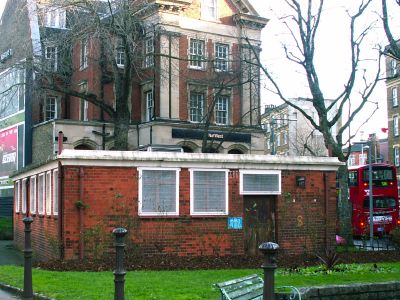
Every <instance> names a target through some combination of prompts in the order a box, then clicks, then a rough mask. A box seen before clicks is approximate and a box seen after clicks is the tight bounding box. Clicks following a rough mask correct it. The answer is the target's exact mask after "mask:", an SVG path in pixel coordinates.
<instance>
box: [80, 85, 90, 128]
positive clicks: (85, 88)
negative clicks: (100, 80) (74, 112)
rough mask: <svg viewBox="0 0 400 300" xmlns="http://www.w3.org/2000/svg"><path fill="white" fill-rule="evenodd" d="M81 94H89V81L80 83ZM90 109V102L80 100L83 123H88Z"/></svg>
mask: <svg viewBox="0 0 400 300" xmlns="http://www.w3.org/2000/svg"><path fill="white" fill-rule="evenodd" d="M79 89H80V92H81V93H87V91H88V83H87V81H83V82H81V83H80V88H79ZM88 109H89V102H88V101H87V100H85V99H82V98H81V100H80V104H79V120H81V121H88V120H89V119H88Z"/></svg>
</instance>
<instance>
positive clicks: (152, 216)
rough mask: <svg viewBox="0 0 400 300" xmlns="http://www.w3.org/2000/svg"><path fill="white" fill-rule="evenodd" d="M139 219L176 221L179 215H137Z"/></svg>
mask: <svg viewBox="0 0 400 300" xmlns="http://www.w3.org/2000/svg"><path fill="white" fill-rule="evenodd" d="M139 218H140V219H160V218H161V219H178V218H180V216H179V215H168V216H165V215H139Z"/></svg>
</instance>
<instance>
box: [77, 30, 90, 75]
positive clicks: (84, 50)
mask: <svg viewBox="0 0 400 300" xmlns="http://www.w3.org/2000/svg"><path fill="white" fill-rule="evenodd" d="M80 45H81V52H80V60H79V61H80V67H79V69H80V70H83V69H86V68H87V67H88V65H89V60H88V58H89V40H88V39H87V38H85V39H83V40H81V43H80Z"/></svg>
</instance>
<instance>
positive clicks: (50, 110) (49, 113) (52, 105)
mask: <svg viewBox="0 0 400 300" xmlns="http://www.w3.org/2000/svg"><path fill="white" fill-rule="evenodd" d="M56 118H57V97H54V96H47V97H46V104H45V112H44V120H45V121H49V120H53V119H56Z"/></svg>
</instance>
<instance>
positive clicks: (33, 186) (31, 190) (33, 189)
mask: <svg viewBox="0 0 400 300" xmlns="http://www.w3.org/2000/svg"><path fill="white" fill-rule="evenodd" d="M29 199H30V201H29V205H30V211H31V214H36V176H32V177H31V178H30V180H29Z"/></svg>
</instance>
